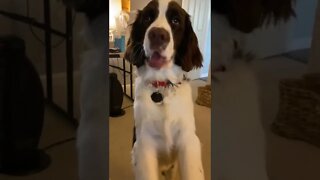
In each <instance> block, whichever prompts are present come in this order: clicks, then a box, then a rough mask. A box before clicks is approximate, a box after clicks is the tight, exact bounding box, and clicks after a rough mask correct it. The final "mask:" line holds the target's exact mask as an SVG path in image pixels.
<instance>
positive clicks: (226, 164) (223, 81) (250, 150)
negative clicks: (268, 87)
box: [212, 14, 268, 180]
mask: <svg viewBox="0 0 320 180" xmlns="http://www.w3.org/2000/svg"><path fill="white" fill-rule="evenodd" d="M213 16H214V17H215V18H213V24H214V27H216V29H215V31H214V33H213V34H214V38H213V41H214V42H213V44H214V47H213V52H212V53H213V58H214V60H213V65H214V66H217V65H221V64H223V65H225V66H226V67H227V71H226V72H218V73H215V77H216V78H217V79H218V80H219V81H218V82H214V83H213V114H212V116H213V130H212V131H213V139H214V144H213V156H214V161H213V169H214V171H213V173H212V174H213V179H216V180H268V175H267V169H266V147H265V144H266V139H265V133H264V129H263V127H262V122H261V113H260V103H259V88H258V85H257V79H256V75H255V74H254V72H253V70H252V68H251V66H250V64H248V63H246V62H244V61H241V60H239V61H235V59H233V57H232V55H233V50H234V48H233V42H232V41H233V39H236V40H238V41H239V42H240V47H243V40H242V38H243V37H244V34H242V33H241V32H238V31H236V30H234V29H232V28H231V27H230V26H229V25H228V23H227V22H226V19H225V18H224V17H221V16H219V15H216V14H215V15H213Z"/></svg>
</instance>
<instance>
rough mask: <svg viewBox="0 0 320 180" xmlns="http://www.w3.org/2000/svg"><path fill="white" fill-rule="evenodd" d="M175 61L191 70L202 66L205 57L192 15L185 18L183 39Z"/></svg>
mask: <svg viewBox="0 0 320 180" xmlns="http://www.w3.org/2000/svg"><path fill="white" fill-rule="evenodd" d="M176 53H177V54H176V57H175V63H176V64H177V65H179V66H181V68H182V70H184V71H186V72H189V71H191V70H192V69H197V68H201V67H202V61H203V57H202V54H201V52H200V49H199V46H198V39H197V36H196V34H195V33H194V31H193V28H192V25H191V21H190V16H189V15H187V16H186V19H185V28H184V33H183V40H182V41H181V43H180V46H179V47H178V49H177V52H176Z"/></svg>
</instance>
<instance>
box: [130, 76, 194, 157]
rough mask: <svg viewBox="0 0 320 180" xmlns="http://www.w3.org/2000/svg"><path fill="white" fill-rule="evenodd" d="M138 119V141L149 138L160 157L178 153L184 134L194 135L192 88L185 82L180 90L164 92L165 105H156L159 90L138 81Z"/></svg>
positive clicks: (171, 88) (141, 79) (136, 118)
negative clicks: (155, 99) (156, 95)
mask: <svg viewBox="0 0 320 180" xmlns="http://www.w3.org/2000/svg"><path fill="white" fill-rule="evenodd" d="M136 87H137V88H136V97H135V102H134V119H135V126H136V128H137V129H136V133H137V139H138V140H139V137H140V136H149V137H150V138H151V139H152V140H153V141H154V142H155V143H156V144H157V150H158V152H159V153H164V152H171V150H173V151H174V149H175V148H174V144H177V143H178V142H177V138H178V137H179V135H180V132H181V131H185V130H191V131H194V129H195V127H194V118H193V103H192V97H191V87H190V85H189V83H188V82H182V84H180V85H178V87H169V88H166V89H162V90H160V92H162V93H163V94H164V99H163V102H162V103H161V104H157V103H155V102H153V101H152V99H151V94H152V93H153V92H155V91H156V90H155V88H153V87H150V86H148V85H147V84H145V81H144V80H143V78H141V77H138V78H137V79H136Z"/></svg>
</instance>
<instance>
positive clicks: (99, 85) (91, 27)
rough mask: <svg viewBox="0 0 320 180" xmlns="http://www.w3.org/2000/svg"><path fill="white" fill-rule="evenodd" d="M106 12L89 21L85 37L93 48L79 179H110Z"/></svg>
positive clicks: (84, 93) (85, 85)
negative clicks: (108, 171) (108, 170)
mask: <svg viewBox="0 0 320 180" xmlns="http://www.w3.org/2000/svg"><path fill="white" fill-rule="evenodd" d="M107 18H108V15H107V14H106V13H105V14H103V15H100V16H99V17H98V18H96V19H95V20H94V21H90V22H88V26H87V28H86V29H85V31H84V32H83V36H84V38H85V40H86V42H87V44H88V45H89V49H88V50H87V51H86V52H85V53H84V54H83V56H82V66H81V85H80V86H81V87H80V89H81V93H80V110H81V117H80V122H79V127H78V131H77V150H78V163H79V180H99V179H101V180H102V179H104V180H105V179H108V173H107V170H106V167H107V166H108V160H107V152H108V148H107V141H108V135H107V132H106V130H107V127H108V116H107V112H106V111H107V107H108V106H107V102H108V98H107V93H108V91H107V88H108V85H107V73H108V72H107V70H106V67H107V61H106V56H105V52H106V49H105V46H104V45H105V43H106V38H107V36H106V35H105V29H106V24H107V22H106V19H107Z"/></svg>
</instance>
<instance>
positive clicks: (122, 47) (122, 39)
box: [114, 35, 126, 52]
mask: <svg viewBox="0 0 320 180" xmlns="http://www.w3.org/2000/svg"><path fill="white" fill-rule="evenodd" d="M125 44H126V41H125V36H124V35H122V36H121V37H120V38H115V39H114V46H115V47H117V48H119V49H120V51H121V52H124V51H125V46H126V45H125Z"/></svg>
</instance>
